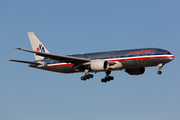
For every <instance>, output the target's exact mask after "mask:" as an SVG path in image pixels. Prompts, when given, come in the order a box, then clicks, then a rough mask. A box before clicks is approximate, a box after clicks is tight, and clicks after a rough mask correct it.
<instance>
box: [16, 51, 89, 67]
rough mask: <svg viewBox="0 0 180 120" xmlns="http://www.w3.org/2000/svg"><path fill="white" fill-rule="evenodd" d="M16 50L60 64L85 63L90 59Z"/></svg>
mask: <svg viewBox="0 0 180 120" xmlns="http://www.w3.org/2000/svg"><path fill="white" fill-rule="evenodd" d="M16 49H18V50H23V51H26V52H31V53H35V54H36V55H39V56H43V57H45V58H50V59H54V60H58V61H61V62H66V63H73V64H79V63H86V62H90V61H91V59H87V58H80V57H73V56H66V55H57V54H51V53H44V52H38V51H33V50H27V49H22V48H16Z"/></svg>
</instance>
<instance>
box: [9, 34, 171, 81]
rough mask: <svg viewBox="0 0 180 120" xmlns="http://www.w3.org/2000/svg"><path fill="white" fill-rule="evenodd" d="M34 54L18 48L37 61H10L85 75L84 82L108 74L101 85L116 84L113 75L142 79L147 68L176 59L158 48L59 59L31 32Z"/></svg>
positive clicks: (160, 66) (78, 55)
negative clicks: (98, 74)
mask: <svg viewBox="0 0 180 120" xmlns="http://www.w3.org/2000/svg"><path fill="white" fill-rule="evenodd" d="M28 36H29V39H30V42H31V46H32V49H33V50H27V49H22V48H16V49H18V50H23V51H26V52H31V53H34V55H35V59H36V61H33V62H31V61H22V60H11V59H10V60H9V61H14V62H20V63H27V64H28V66H29V67H33V68H38V69H43V70H48V71H53V72H60V73H77V72H85V75H84V76H82V77H81V80H84V81H85V80H87V79H90V78H93V74H89V73H97V72H105V73H106V76H105V78H102V79H101V82H105V83H106V82H107V81H110V80H113V79H114V77H113V76H110V73H111V71H115V70H125V72H127V73H128V74H129V75H141V74H143V73H144V72H145V67H152V66H158V67H159V70H158V72H157V73H158V74H161V73H162V72H161V71H160V69H161V68H162V67H163V66H164V65H165V64H166V63H168V62H170V61H172V60H173V59H174V55H172V54H171V53H170V52H169V51H167V50H163V49H159V48H142V49H131V50H121V51H120V50H118V51H110V52H97V53H88V54H77V55H57V54H51V53H50V52H49V51H48V50H47V48H46V47H45V46H44V45H43V44H42V42H41V41H40V40H39V39H38V38H37V37H36V35H35V34H34V33H33V32H28Z"/></svg>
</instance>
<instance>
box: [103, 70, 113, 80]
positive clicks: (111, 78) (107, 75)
mask: <svg viewBox="0 0 180 120" xmlns="http://www.w3.org/2000/svg"><path fill="white" fill-rule="evenodd" d="M110 74H111V71H106V76H105V78H102V79H101V82H105V83H106V82H107V81H110V80H114V77H113V76H109V75H110Z"/></svg>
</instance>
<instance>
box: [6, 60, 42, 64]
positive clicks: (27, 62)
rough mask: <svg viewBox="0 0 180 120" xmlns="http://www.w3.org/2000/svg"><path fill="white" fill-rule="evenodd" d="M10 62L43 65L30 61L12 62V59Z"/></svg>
mask: <svg viewBox="0 0 180 120" xmlns="http://www.w3.org/2000/svg"><path fill="white" fill-rule="evenodd" d="M8 61H13V62H20V63H26V64H34V65H41V63H37V62H30V61H22V60H11V59H9V60H8Z"/></svg>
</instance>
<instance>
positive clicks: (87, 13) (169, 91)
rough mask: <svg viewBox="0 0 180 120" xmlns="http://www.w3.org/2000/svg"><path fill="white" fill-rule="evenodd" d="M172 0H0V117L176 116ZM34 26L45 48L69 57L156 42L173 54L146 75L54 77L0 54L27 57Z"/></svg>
mask: <svg viewBox="0 0 180 120" xmlns="http://www.w3.org/2000/svg"><path fill="white" fill-rule="evenodd" d="M179 12H180V1H179V0H151V1H150V0H126V1H125V0H124V1H121V0H90V1H85V0H54V1H50V0H42V1H40V0H3V1H1V3H0V41H1V44H0V51H1V59H0V61H1V63H0V120H110V119H111V120H180V72H179V71H180V64H179V61H180V57H179V52H180V13H179ZM30 31H33V32H34V33H35V34H36V35H37V36H38V38H39V39H40V40H41V41H42V42H43V43H44V45H45V46H46V47H47V48H48V50H49V51H50V52H52V53H55V54H62V55H69V54H79V53H90V52H100V51H111V50H118V49H120V50H121V49H122V50H123V49H134V48H145V47H156V48H162V49H166V50H169V51H170V52H171V53H172V54H173V55H175V59H174V60H173V61H172V62H170V63H168V64H166V66H165V67H164V68H163V69H162V72H163V73H162V75H158V74H157V71H158V67H150V68H146V71H145V74H143V75H140V76H130V75H128V74H127V73H126V72H124V71H115V72H112V74H111V75H113V76H114V77H115V80H113V81H110V82H108V83H101V78H103V77H104V76H105V73H97V74H95V76H94V78H93V79H90V80H87V81H86V82H85V81H81V80H80V77H81V76H82V75H84V73H77V74H61V73H53V72H48V71H43V70H38V69H34V68H29V67H27V65H26V64H21V63H14V62H9V61H6V59H20V60H29V61H33V60H34V55H33V54H31V53H27V52H23V51H19V50H16V49H14V48H15V47H22V48H26V49H31V45H30V42H29V38H28V35H27V32H30Z"/></svg>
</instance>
